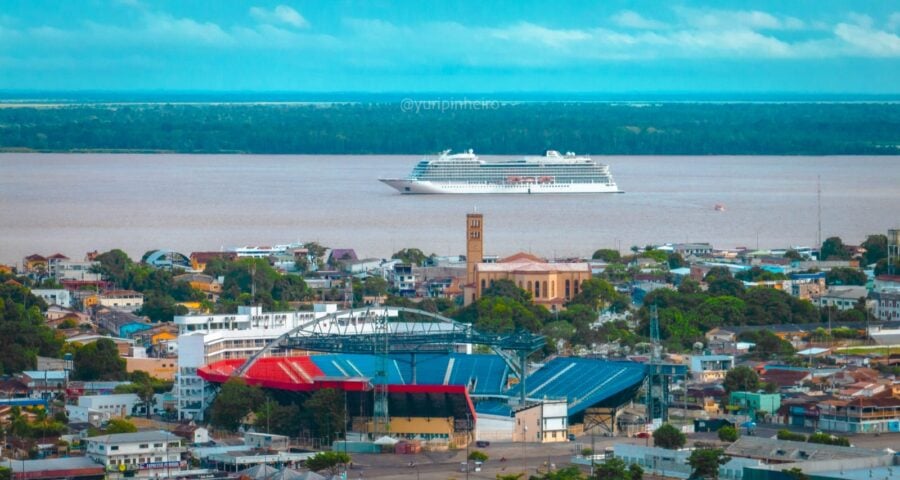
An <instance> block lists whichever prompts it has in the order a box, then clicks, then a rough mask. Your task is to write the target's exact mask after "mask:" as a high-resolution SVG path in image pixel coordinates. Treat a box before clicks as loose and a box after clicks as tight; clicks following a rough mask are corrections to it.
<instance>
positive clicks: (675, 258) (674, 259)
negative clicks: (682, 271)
mask: <svg viewBox="0 0 900 480" xmlns="http://www.w3.org/2000/svg"><path fill="white" fill-rule="evenodd" d="M666 261H667V262H668V264H669V270H675V269H676V268H682V267H684V266H685V265H687V262H685V261H684V257H683V256H681V254H680V253H678V252H672V253H670V254H669V257H668V259H667V260H666Z"/></svg>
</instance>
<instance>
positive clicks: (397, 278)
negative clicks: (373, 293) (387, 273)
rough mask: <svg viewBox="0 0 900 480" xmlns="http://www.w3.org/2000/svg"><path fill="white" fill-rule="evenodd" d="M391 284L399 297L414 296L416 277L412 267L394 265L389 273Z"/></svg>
mask: <svg viewBox="0 0 900 480" xmlns="http://www.w3.org/2000/svg"><path fill="white" fill-rule="evenodd" d="M391 282H392V283H393V284H394V290H396V291H397V292H398V293H399V294H400V295H401V296H405V297H412V296H415V295H416V275H415V273H413V267H412V265H406V264H396V265H394V269H393V270H392V271H391Z"/></svg>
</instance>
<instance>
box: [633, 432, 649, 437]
mask: <svg viewBox="0 0 900 480" xmlns="http://www.w3.org/2000/svg"><path fill="white" fill-rule="evenodd" d="M635 437H637V438H650V432H638V433H637V435H635Z"/></svg>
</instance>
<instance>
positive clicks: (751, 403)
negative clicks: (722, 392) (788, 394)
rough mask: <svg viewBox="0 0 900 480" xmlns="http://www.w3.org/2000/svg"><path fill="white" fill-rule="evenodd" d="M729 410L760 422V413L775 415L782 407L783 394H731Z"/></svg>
mask: <svg viewBox="0 0 900 480" xmlns="http://www.w3.org/2000/svg"><path fill="white" fill-rule="evenodd" d="M728 404H729V410H730V411H731V412H732V413H734V414H736V415H747V416H749V417H750V418H751V419H753V420H754V421H760V420H762V419H761V418H758V415H759V414H760V413H765V414H766V415H773V414H775V413H776V412H778V409H779V408H780V407H781V394H779V393H759V392H731V396H730V397H729V399H728Z"/></svg>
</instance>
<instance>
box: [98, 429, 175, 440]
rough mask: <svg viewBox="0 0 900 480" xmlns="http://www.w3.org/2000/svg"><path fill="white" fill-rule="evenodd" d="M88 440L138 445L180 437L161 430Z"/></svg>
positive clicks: (102, 436)
mask: <svg viewBox="0 0 900 480" xmlns="http://www.w3.org/2000/svg"><path fill="white" fill-rule="evenodd" d="M88 440H91V441H94V442H100V443H139V442H166V441H180V440H181V437H179V436H177V435H174V434H171V433H169V432H164V431H162V430H153V431H147V432H134V433H116V434H113V435H98V436H96V437H88Z"/></svg>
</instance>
